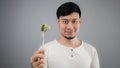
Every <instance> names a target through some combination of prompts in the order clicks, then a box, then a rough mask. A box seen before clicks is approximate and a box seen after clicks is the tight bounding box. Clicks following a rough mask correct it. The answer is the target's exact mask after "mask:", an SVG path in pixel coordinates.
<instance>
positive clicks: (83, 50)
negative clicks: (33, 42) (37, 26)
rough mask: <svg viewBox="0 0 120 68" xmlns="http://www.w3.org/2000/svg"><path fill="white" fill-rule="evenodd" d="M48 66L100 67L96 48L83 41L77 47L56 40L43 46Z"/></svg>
mask: <svg viewBox="0 0 120 68" xmlns="http://www.w3.org/2000/svg"><path fill="white" fill-rule="evenodd" d="M43 48H45V49H46V53H45V54H46V68H100V66H99V59H98V54H97V51H96V49H95V48H94V47H93V46H91V45H90V44H87V43H85V42H83V41H82V44H81V46H79V47H77V48H72V47H66V46H63V45H61V44H60V43H58V42H57V41H56V40H54V41H51V42H49V43H47V44H45V45H44V46H43Z"/></svg>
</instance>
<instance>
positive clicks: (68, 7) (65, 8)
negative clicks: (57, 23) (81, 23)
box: [56, 2, 81, 19]
mask: <svg viewBox="0 0 120 68" xmlns="http://www.w3.org/2000/svg"><path fill="white" fill-rule="evenodd" d="M73 12H77V13H78V14H79V16H80V17H81V10H80V8H79V6H78V5H77V4H75V3H73V2H66V3H64V4H62V5H61V6H60V7H58V9H57V12H56V15H57V18H58V19H59V17H60V16H66V15H69V14H71V13H73Z"/></svg>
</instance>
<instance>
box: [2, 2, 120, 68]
mask: <svg viewBox="0 0 120 68" xmlns="http://www.w3.org/2000/svg"><path fill="white" fill-rule="evenodd" d="M68 1H72V2H75V3H77V4H78V5H79V6H80V8H81V11H82V19H83V23H82V25H81V27H80V32H79V36H78V37H79V39H81V40H83V41H85V42H87V43H89V44H91V45H93V46H94V47H95V48H96V49H97V51H98V54H99V59H100V65H101V68H120V49H119V48H120V0H0V68H31V65H30V63H29V62H30V57H31V55H32V54H33V53H34V52H35V51H36V50H37V49H38V48H39V47H40V45H41V41H42V37H41V34H42V33H41V25H42V24H43V23H47V24H49V25H50V26H51V30H49V31H47V32H46V33H45V42H48V41H52V40H54V39H56V38H58V37H59V36H60V33H59V29H58V26H57V24H56V19H57V18H56V10H57V8H58V6H60V5H61V4H62V3H64V2H68ZM63 62H64V61H63Z"/></svg>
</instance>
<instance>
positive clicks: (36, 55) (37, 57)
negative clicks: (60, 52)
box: [33, 54, 45, 62]
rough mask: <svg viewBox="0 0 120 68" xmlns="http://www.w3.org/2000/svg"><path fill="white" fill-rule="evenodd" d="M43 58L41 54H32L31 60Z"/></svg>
mask: <svg viewBox="0 0 120 68" xmlns="http://www.w3.org/2000/svg"><path fill="white" fill-rule="evenodd" d="M44 58H45V55H43V54H35V55H34V56H33V61H35V62H36V61H38V60H41V59H44Z"/></svg>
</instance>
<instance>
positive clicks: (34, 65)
mask: <svg viewBox="0 0 120 68" xmlns="http://www.w3.org/2000/svg"><path fill="white" fill-rule="evenodd" d="M41 65H45V61H44V59H41V60H40V61H37V62H34V63H33V67H39V66H41Z"/></svg>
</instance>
